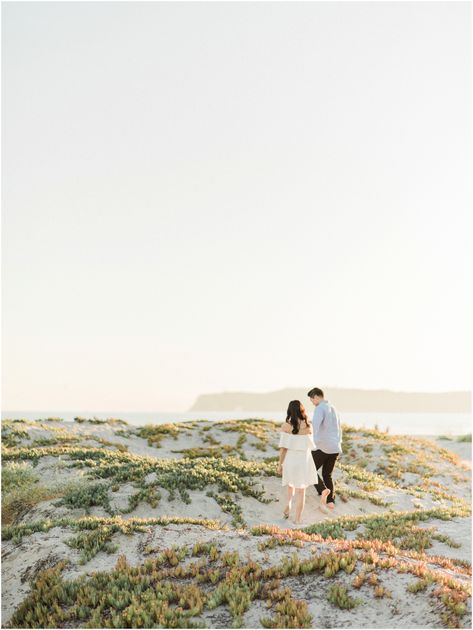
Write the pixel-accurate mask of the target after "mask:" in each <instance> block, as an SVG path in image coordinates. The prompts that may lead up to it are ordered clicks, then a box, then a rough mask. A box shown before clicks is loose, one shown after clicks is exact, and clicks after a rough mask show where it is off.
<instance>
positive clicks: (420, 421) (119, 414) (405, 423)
mask: <svg viewBox="0 0 473 630" xmlns="http://www.w3.org/2000/svg"><path fill="white" fill-rule="evenodd" d="M309 411H310V415H309V418H310V417H312V409H310V410H309ZM76 416H80V417H83V418H94V417H95V418H99V419H101V420H105V419H106V418H120V419H121V420H126V421H127V422H129V423H130V424H133V425H136V426H142V425H144V424H164V423H166V422H180V421H183V420H200V419H205V420H232V419H242V418H264V419H267V420H279V421H281V422H282V421H283V420H284V419H285V417H286V416H285V412H284V411H281V412H277V411H267V412H264V411H208V412H206V411H199V412H185V411H184V412H163V411H157V412H146V413H142V412H128V411H126V412H125V411H54V410H52V411H2V420H3V419H6V418H11V419H13V418H24V419H26V420H37V419H40V418H47V417H57V418H62V419H63V420H71V421H72V420H73V419H74V417H76ZM340 416H341V420H342V422H345V423H346V424H350V425H352V426H354V427H357V428H360V427H365V428H367V429H372V428H375V427H378V428H379V429H381V430H382V431H385V430H388V431H389V433H391V434H397V433H400V434H406V435H442V434H444V435H462V434H465V433H471V419H472V418H471V414H469V413H384V412H383V413H373V412H369V413H368V412H367V413H360V412H356V413H350V412H348V411H347V412H341V413H340Z"/></svg>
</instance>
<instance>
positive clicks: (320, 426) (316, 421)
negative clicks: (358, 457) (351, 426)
mask: <svg viewBox="0 0 473 630" xmlns="http://www.w3.org/2000/svg"><path fill="white" fill-rule="evenodd" d="M312 426H313V428H314V435H313V439H314V443H315V449H312V450H318V449H320V450H321V451H323V452H324V453H343V451H342V427H341V424H340V417H339V415H338V412H337V410H336V409H335V407H334V406H333V405H331V404H330V403H329V401H328V400H322V401H321V402H320V403H319V404H318V405H317V407H316V408H315V409H314V415H313V418H312Z"/></svg>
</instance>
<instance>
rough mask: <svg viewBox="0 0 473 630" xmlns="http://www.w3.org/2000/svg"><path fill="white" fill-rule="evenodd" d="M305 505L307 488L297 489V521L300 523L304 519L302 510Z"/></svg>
mask: <svg viewBox="0 0 473 630" xmlns="http://www.w3.org/2000/svg"><path fill="white" fill-rule="evenodd" d="M304 505H305V488H297V489H296V518H295V523H300V522H301V519H302V512H303V511H304Z"/></svg>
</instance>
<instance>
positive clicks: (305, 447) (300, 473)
mask: <svg viewBox="0 0 473 630" xmlns="http://www.w3.org/2000/svg"><path fill="white" fill-rule="evenodd" d="M279 448H287V452H286V457H285V458H284V461H283V464H282V485H283V486H286V485H287V486H294V488H307V487H308V486H311V485H313V484H314V483H317V481H318V479H317V470H316V468H315V464H314V460H313V459H312V449H315V444H314V440H313V439H312V434H310V435H307V434H305V435H299V434H297V433H296V434H294V433H286V432H285V431H281V433H280V438H279Z"/></svg>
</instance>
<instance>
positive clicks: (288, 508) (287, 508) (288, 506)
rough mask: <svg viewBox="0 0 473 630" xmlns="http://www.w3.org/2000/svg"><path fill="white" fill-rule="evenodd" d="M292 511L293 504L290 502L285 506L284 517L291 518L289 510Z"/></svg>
mask: <svg viewBox="0 0 473 630" xmlns="http://www.w3.org/2000/svg"><path fill="white" fill-rule="evenodd" d="M290 511H291V504H290V503H289V504H288V505H286V507H285V508H284V512H283V515H284V518H289V512H290Z"/></svg>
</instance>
